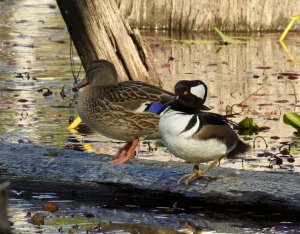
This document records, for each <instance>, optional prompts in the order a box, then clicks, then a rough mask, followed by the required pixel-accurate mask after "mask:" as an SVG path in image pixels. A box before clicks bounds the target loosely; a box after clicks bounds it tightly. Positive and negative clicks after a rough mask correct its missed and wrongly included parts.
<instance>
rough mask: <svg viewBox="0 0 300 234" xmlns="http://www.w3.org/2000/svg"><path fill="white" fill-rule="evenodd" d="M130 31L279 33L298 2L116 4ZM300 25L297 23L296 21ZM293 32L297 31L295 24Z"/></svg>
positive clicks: (145, 0) (127, 0)
mask: <svg viewBox="0 0 300 234" xmlns="http://www.w3.org/2000/svg"><path fill="white" fill-rule="evenodd" d="M115 1H116V3H117V5H118V7H119V9H120V13H121V15H122V16H123V17H124V18H125V19H128V21H129V23H130V25H131V26H132V27H138V28H148V29H169V30H181V31H211V30H212V29H213V27H218V28H219V29H220V30H221V31H235V32H242V31H243V32H248V31H252V32H253V31H254V32H255V31H282V30H283V29H284V28H285V27H286V26H287V25H288V23H289V21H290V19H291V16H293V15H298V14H299V13H300V4H299V1H298V0H283V1H278V0H238V1H237V0H226V1H223V0H213V1H211V0H160V1H158V0H115ZM298 22H299V21H298ZM293 29H294V30H300V24H299V23H296V24H295V25H294V27H293Z"/></svg>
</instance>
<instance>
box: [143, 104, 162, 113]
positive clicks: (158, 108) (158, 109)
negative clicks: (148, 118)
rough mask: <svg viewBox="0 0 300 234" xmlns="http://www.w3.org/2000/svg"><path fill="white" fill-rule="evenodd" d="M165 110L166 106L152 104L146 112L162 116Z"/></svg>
mask: <svg viewBox="0 0 300 234" xmlns="http://www.w3.org/2000/svg"><path fill="white" fill-rule="evenodd" d="M165 108H166V107H165V105H164V104H162V103H160V102H152V103H151V104H150V105H149V106H148V108H147V109H146V111H147V112H151V113H154V114H160V113H161V112H162V111H163V110H164V109H165Z"/></svg>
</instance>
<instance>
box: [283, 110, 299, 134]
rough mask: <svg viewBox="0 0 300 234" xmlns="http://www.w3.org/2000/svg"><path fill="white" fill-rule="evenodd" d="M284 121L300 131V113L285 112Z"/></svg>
mask: <svg viewBox="0 0 300 234" xmlns="http://www.w3.org/2000/svg"><path fill="white" fill-rule="evenodd" d="M283 122H284V123H285V124H288V125H291V126H292V127H294V128H295V129H296V130H297V131H298V132H300V115H298V114H297V113H295V112H289V113H285V114H284V115H283Z"/></svg>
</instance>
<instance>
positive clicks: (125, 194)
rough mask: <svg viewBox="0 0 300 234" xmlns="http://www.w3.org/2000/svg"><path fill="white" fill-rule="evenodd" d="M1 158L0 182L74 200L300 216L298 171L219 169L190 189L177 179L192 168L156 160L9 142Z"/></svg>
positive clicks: (2, 145) (1, 145) (1, 144)
mask: <svg viewBox="0 0 300 234" xmlns="http://www.w3.org/2000/svg"><path fill="white" fill-rule="evenodd" d="M0 155H1V157H0V180H1V181H4V180H8V179H9V180H10V181H11V182H12V188H14V189H21V190H25V191H35V192H36V191H40V192H56V193H58V194H60V195H62V196H64V195H65V196H66V195H69V196H72V198H75V199H92V200H101V197H103V196H106V197H107V196H109V197H112V198H117V199H118V202H120V201H121V200H123V201H124V202H126V203H125V204H134V203H138V201H141V203H142V205H145V204H146V203H147V202H148V204H149V203H155V202H157V201H167V202H168V203H169V204H170V203H171V204H172V203H175V202H176V203H177V204H178V206H185V205H187V204H194V205H197V206H209V208H217V209H221V210H222V209H225V208H231V209H232V208H235V209H243V211H265V212H267V213H271V212H280V213H285V214H288V215H290V216H294V217H299V216H298V215H300V183H299V181H300V175H299V173H292V172H288V173H279V172H257V171H243V170H233V169H226V168H220V167H217V168H215V169H213V170H211V171H210V172H209V173H207V175H205V176H204V177H203V178H201V179H199V180H197V181H194V183H192V184H191V185H189V186H185V185H180V186H178V185H177V184H176V181H177V180H178V178H180V177H181V176H182V175H183V174H185V173H187V172H190V171H191V169H192V165H190V164H184V163H177V164H176V165H175V164H172V163H163V162H156V163H154V164H153V165H152V166H149V165H143V161H142V160H132V162H131V164H124V165H117V164H111V163H107V161H108V160H109V159H110V156H107V155H106V156H105V155H96V154H89V153H83V152H76V151H71V150H62V149H53V148H47V147H41V146H36V145H30V144H12V143H7V142H0ZM174 165H175V166H174ZM128 202H130V203H128Z"/></svg>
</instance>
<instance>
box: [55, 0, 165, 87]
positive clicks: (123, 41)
mask: <svg viewBox="0 0 300 234" xmlns="http://www.w3.org/2000/svg"><path fill="white" fill-rule="evenodd" d="M57 4H58V6H59V9H60V12H61V14H62V16H63V18H64V21H65V23H66V25H67V27H68V30H69V33H70V36H71V38H72V41H73V42H74V45H75V47H76V50H77V53H78V55H79V57H80V59H81V61H82V64H83V66H84V68H85V69H86V68H87V66H88V64H89V63H90V62H92V61H94V60H97V59H107V60H109V61H111V62H112V63H113V64H114V65H115V67H116V69H117V72H118V75H119V79H120V81H125V80H139V81H145V82H149V83H152V84H155V85H160V80H159V77H158V75H157V73H156V70H155V68H154V65H153V61H152V55H151V51H150V50H146V49H145V46H144V44H145V42H144V41H143V39H142V38H141V36H140V35H139V32H138V30H134V31H132V30H131V28H130V26H129V24H128V23H127V21H125V20H124V19H123V18H122V17H121V16H120V14H119V10H118V8H117V6H116V3H115V2H114V1H110V0H57Z"/></svg>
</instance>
